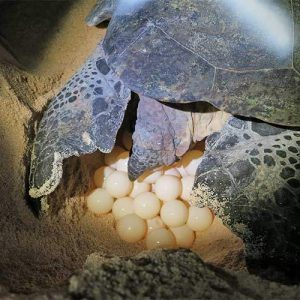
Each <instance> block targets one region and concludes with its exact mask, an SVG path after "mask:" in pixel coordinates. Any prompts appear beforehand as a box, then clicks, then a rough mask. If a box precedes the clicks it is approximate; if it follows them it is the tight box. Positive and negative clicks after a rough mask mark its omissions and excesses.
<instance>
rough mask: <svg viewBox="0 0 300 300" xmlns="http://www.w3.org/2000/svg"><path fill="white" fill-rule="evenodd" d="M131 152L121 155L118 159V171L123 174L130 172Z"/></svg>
mask: <svg viewBox="0 0 300 300" xmlns="http://www.w3.org/2000/svg"><path fill="white" fill-rule="evenodd" d="M128 160H129V151H124V152H122V153H120V154H119V155H118V157H117V163H116V169H117V170H118V171H122V172H128Z"/></svg>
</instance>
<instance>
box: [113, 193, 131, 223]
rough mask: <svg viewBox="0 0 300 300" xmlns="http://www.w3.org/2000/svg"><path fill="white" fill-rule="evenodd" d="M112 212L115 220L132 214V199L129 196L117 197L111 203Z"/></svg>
mask: <svg viewBox="0 0 300 300" xmlns="http://www.w3.org/2000/svg"><path fill="white" fill-rule="evenodd" d="M112 213H113V216H114V218H115V219H116V220H119V219H121V218H122V217H124V216H126V215H130V214H133V213H134V210H133V199H132V198H131V197H123V198H119V199H117V200H116V201H115V203H114V204H113V207H112Z"/></svg>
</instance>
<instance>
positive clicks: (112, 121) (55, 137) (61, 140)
mask: <svg viewBox="0 0 300 300" xmlns="http://www.w3.org/2000/svg"><path fill="white" fill-rule="evenodd" d="M130 95H131V92H130V90H128V89H127V88H125V87H124V85H123V83H122V82H121V81H120V80H119V79H118V78H117V77H116V76H115V75H114V73H113V72H112V70H111V69H110V68H109V67H108V65H107V64H106V60H105V56H104V53H103V49H102V44H100V45H98V46H97V48H96V50H95V52H94V53H93V54H92V55H91V57H90V58H89V59H88V60H87V61H86V63H85V64H84V66H83V67H82V68H81V69H80V70H79V71H78V72H77V73H76V74H75V75H74V76H73V77H72V78H71V79H70V80H69V82H68V83H67V84H66V86H65V87H64V88H63V89H62V91H61V92H60V93H59V94H58V95H57V96H56V97H55V98H54V99H53V100H52V101H51V103H50V105H49V106H48V108H47V110H46V112H45V113H44V116H43V118H42V120H41V123H40V124H39V129H38V133H37V136H36V139H35V142H34V147H33V152H32V160H31V170H30V191H29V193H30V195H31V196H32V197H34V198H37V197H41V196H43V195H48V194H50V193H51V192H52V191H53V190H54V189H55V188H56V186H57V185H58V183H59V181H60V179H61V177H62V163H63V159H65V158H68V157H70V156H73V155H76V156H79V155H81V154H85V153H92V152H95V151H96V150H97V149H98V150H100V151H101V152H105V153H107V152H110V151H111V150H112V148H113V147H114V144H115V140H116V135H117V132H118V130H119V127H120V126H121V123H122V121H123V118H124V113H125V110H126V107H127V104H128V101H129V100H130Z"/></svg>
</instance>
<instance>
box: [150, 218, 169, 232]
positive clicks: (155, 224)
mask: <svg viewBox="0 0 300 300" xmlns="http://www.w3.org/2000/svg"><path fill="white" fill-rule="evenodd" d="M147 225H148V233H149V232H150V231H152V230H155V229H158V228H165V227H166V225H165V224H164V222H163V221H162V219H161V218H160V217H159V216H157V217H155V218H153V219H148V220H147Z"/></svg>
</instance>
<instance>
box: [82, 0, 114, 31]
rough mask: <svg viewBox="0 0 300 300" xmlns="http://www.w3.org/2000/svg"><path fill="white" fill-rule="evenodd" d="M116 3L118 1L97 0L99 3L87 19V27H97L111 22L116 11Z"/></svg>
mask: <svg viewBox="0 0 300 300" xmlns="http://www.w3.org/2000/svg"><path fill="white" fill-rule="evenodd" d="M116 1H117V0H97V3H96V4H95V6H94V7H93V8H92V10H91V11H90V13H89V14H88V16H87V17H86V19H85V22H86V23H87V25H89V26H96V25H98V24H100V23H102V22H104V21H107V20H109V19H110V18H111V16H112V14H113V12H114V10H115V7H116Z"/></svg>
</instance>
